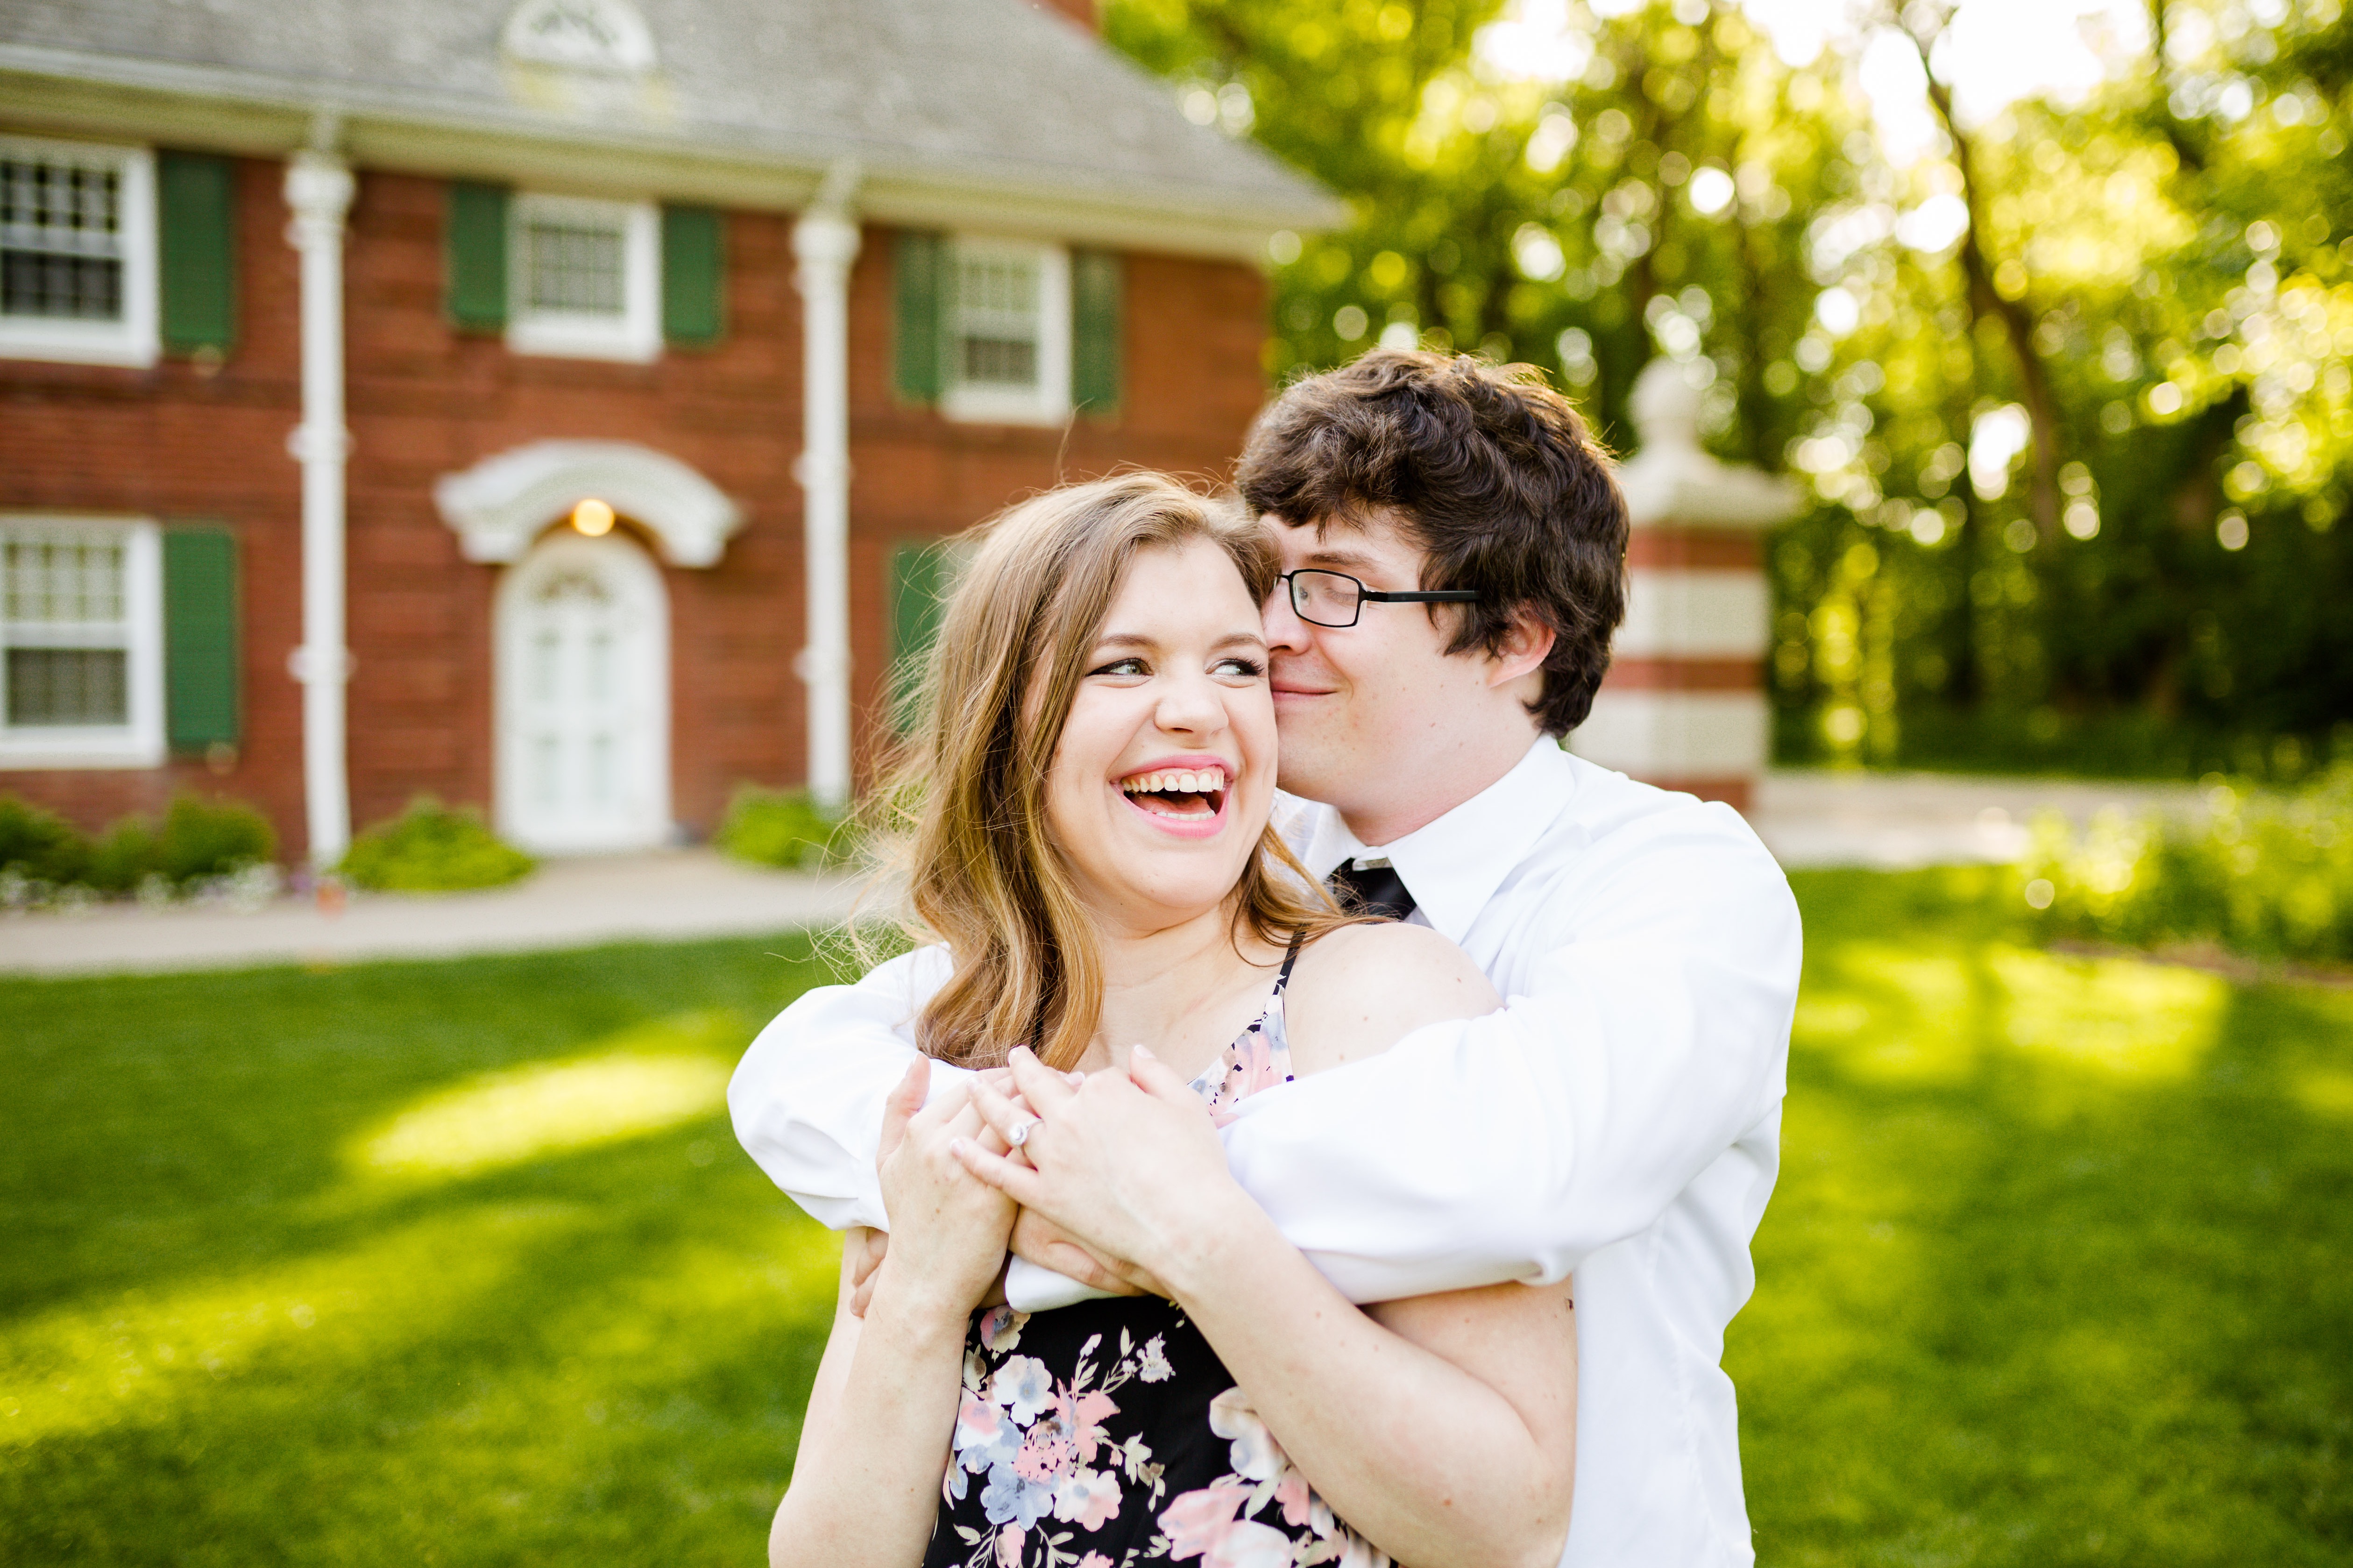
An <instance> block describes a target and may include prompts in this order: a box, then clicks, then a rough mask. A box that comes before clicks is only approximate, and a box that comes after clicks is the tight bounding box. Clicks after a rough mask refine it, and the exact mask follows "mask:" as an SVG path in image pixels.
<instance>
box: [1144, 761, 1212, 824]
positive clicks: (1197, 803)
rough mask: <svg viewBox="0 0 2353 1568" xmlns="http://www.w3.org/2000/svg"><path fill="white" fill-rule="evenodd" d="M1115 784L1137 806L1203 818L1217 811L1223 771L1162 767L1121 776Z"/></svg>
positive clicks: (1162, 812) (1158, 812) (1160, 813)
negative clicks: (1122, 777) (1158, 769)
mask: <svg viewBox="0 0 2353 1568" xmlns="http://www.w3.org/2000/svg"><path fill="white" fill-rule="evenodd" d="M1119 787H1120V789H1123V790H1124V791H1125V792H1126V793H1127V795H1128V797H1129V798H1130V799H1131V800H1134V801H1135V803H1136V804H1137V805H1138V806H1140V807H1142V808H1143V809H1144V810H1147V811H1151V812H1154V813H1155V814H1157V815H1160V816H1170V817H1175V816H1182V817H1207V816H1213V815H1215V814H1216V812H1217V810H1218V796H1219V793H1220V792H1222V791H1223V790H1224V789H1225V788H1226V774H1225V770H1224V769H1223V768H1162V769H1161V770H1160V771H1158V772H1157V773H1138V774H1136V775H1134V777H1133V778H1128V779H1121V780H1120V781H1119Z"/></svg>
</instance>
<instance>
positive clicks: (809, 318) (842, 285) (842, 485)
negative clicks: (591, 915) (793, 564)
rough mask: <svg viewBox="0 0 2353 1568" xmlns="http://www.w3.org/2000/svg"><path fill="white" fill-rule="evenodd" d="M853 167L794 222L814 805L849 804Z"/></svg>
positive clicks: (838, 173)
mask: <svg viewBox="0 0 2353 1568" xmlns="http://www.w3.org/2000/svg"><path fill="white" fill-rule="evenodd" d="M857 180H858V173H857V169H856V167H855V166H854V165H850V164H840V165H837V166H836V167H835V168H834V169H833V171H832V172H831V173H829V174H828V175H827V176H826V180H825V185H824V186H823V188H822V189H820V190H819V191H818V196H817V199H816V200H815V201H813V202H812V203H811V204H810V205H809V207H808V210H807V211H806V212H804V213H803V214H802V215H801V217H800V220H799V221H798V222H797V223H796V224H794V225H793V255H794V257H795V258H796V259H797V260H798V261H799V263H800V268H799V270H798V272H797V275H796V278H795V281H796V282H797V284H798V286H799V288H800V291H801V455H800V458H799V460H798V461H797V462H796V463H795V464H794V467H793V474H794V477H795V478H796V479H797V480H799V481H800V485H801V493H802V501H801V518H802V523H801V529H802V537H803V542H804V548H805V550H806V554H807V559H806V564H805V566H804V568H803V570H804V572H805V574H806V576H807V582H808V646H807V647H806V648H804V649H802V650H801V654H800V658H799V660H798V661H797V669H798V671H799V673H800V677H801V679H802V680H803V681H804V682H805V683H807V686H808V787H809V794H810V795H811V797H813V798H814V799H815V800H816V801H817V803H818V805H819V806H821V807H823V808H825V809H826V810H840V809H841V808H842V807H844V806H846V805H848V804H849V264H850V262H852V261H853V260H857V257H858V221H857V219H856V218H855V217H853V216H851V214H850V212H849V196H850V193H851V191H852V190H853V189H854V188H855V186H856V184H857Z"/></svg>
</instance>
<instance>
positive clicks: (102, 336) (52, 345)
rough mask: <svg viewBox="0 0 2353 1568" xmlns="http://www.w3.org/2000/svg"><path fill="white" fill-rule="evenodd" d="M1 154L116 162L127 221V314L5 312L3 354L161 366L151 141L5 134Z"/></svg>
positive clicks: (0, 328)
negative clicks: (94, 317) (86, 317)
mask: <svg viewBox="0 0 2353 1568" xmlns="http://www.w3.org/2000/svg"><path fill="white" fill-rule="evenodd" d="M0 152H5V153H6V154H9V155H10V156H12V157H18V158H30V159H40V160H51V159H54V160H58V161H60V162H70V163H79V164H113V165H114V169H115V172H116V174H117V175H118V176H119V178H120V180H121V184H120V185H118V186H117V187H116V190H117V195H118V198H119V199H120V201H121V223H122V228H121V237H122V319H121V321H114V322H91V321H68V320H62V319H59V318H58V317H54V316H10V315H0V358H6V359H46V360H52V361H56V362H58V363H61V364H67V365H127V366H134V367H139V368H143V367H145V366H150V365H153V364H154V363H155V359H156V356H157V355H159V354H161V353H162V352H163V344H162V341H161V339H160V337H159V335H158V329H157V324H156V302H155V154H153V153H152V152H151V151H149V150H148V149H147V148H145V147H125V146H118V145H114V144H111V143H101V142H61V141H57V140H54V139H52V138H49V137H45V136H0Z"/></svg>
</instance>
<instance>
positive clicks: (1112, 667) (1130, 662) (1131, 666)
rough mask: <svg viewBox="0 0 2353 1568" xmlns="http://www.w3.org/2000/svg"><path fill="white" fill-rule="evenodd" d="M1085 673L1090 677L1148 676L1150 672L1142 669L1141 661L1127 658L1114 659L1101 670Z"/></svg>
mask: <svg viewBox="0 0 2353 1568" xmlns="http://www.w3.org/2000/svg"><path fill="white" fill-rule="evenodd" d="M1087 673H1089V674H1091V675H1148V674H1150V673H1152V672H1151V671H1149V670H1147V669H1145V667H1144V661H1143V660H1141V659H1134V658H1129V659H1114V660H1113V661H1112V662H1110V663H1108V664H1105V665H1104V666H1103V667H1102V668H1101V669H1099V670H1090V671H1088V672H1087Z"/></svg>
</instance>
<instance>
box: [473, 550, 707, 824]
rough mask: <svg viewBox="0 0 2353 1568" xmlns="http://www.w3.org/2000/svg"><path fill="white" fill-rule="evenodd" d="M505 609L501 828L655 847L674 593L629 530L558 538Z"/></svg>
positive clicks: (666, 737)
mask: <svg viewBox="0 0 2353 1568" xmlns="http://www.w3.org/2000/svg"><path fill="white" fill-rule="evenodd" d="M494 616H495V634H494V635H495V645H496V650H497V652H496V656H495V657H496V665H497V673H496V677H495V687H494V693H495V702H494V707H495V710H496V714H495V718H494V720H493V724H494V727H495V732H496V736H497V770H496V780H495V794H496V799H497V802H498V822H499V831H500V832H501V833H502V834H504V835H505V836H506V837H507V838H508V839H510V840H511V841H512V842H514V843H516V844H518V845H520V846H522V848H524V849H528V850H533V851H535V852H538V853H545V854H583V853H596V852H600V851H614V850H630V849H647V848H651V847H653V846H655V845H657V844H660V843H663V842H667V841H668V840H669V838H670V596H669V592H668V589H667V588H666V587H665V586H664V584H663V582H662V576H661V569H660V568H659V567H657V566H656V565H655V564H654V562H653V560H652V559H651V558H650V557H649V556H647V554H646V552H645V550H644V549H643V548H642V547H640V546H638V544H637V543H636V541H635V540H633V539H631V538H630V537H628V535H627V533H626V532H624V531H622V530H619V529H616V530H615V531H613V532H612V533H609V534H607V535H603V536H602V537H599V538H589V537H587V536H586V535H581V534H578V533H575V532H573V531H572V530H570V529H568V528H567V529H560V530H558V531H556V532H554V533H551V534H549V535H546V536H545V537H544V538H543V539H541V540H540V542H539V543H538V544H536V545H534V546H532V548H531V549H530V551H529V552H528V553H527V554H525V555H524V556H523V557H522V560H521V561H519V562H517V563H516V564H515V565H514V566H513V567H510V568H509V569H508V571H507V573H506V575H505V578H504V580H503V581H501V583H500V584H499V589H498V597H497V602H496V607H495V611H494Z"/></svg>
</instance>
